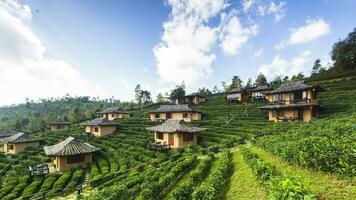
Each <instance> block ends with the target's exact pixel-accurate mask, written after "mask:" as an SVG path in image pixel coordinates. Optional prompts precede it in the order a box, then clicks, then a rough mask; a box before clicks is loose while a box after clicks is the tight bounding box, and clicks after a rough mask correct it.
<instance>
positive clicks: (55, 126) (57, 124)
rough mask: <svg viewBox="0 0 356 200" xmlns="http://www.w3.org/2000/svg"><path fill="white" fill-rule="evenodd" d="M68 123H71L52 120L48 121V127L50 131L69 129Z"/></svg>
mask: <svg viewBox="0 0 356 200" xmlns="http://www.w3.org/2000/svg"><path fill="white" fill-rule="evenodd" d="M70 125H71V123H70V122H64V121H54V122H50V123H48V127H49V129H50V130H51V131H52V132H58V131H66V130H69V129H70Z"/></svg>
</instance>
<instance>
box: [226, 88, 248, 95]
mask: <svg viewBox="0 0 356 200" xmlns="http://www.w3.org/2000/svg"><path fill="white" fill-rule="evenodd" d="M241 92H246V90H245V89H243V88H234V89H232V90H230V91H229V92H227V93H228V94H232V93H241Z"/></svg>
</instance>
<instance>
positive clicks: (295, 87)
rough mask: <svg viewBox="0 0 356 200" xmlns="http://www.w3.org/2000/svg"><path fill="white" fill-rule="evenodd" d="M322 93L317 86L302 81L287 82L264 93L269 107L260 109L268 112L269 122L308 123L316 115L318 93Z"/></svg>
mask: <svg viewBox="0 0 356 200" xmlns="http://www.w3.org/2000/svg"><path fill="white" fill-rule="evenodd" d="M320 91H323V89H322V88H321V87H319V86H318V85H308V84H305V83H304V82H303V81H296V82H288V83H284V84H282V85H281V86H280V87H279V88H277V89H275V90H272V91H270V92H266V93H265V94H266V96H267V99H268V101H269V105H266V106H262V107H260V109H261V110H266V111H267V112H268V118H269V120H270V121H275V122H279V121H302V122H309V121H311V120H314V119H316V118H317V115H318V108H319V102H318V98H317V96H318V93H319V92H320Z"/></svg>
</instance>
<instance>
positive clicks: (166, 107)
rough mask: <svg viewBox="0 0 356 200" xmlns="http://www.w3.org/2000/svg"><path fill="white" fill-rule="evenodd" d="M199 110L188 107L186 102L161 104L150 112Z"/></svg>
mask: <svg viewBox="0 0 356 200" xmlns="http://www.w3.org/2000/svg"><path fill="white" fill-rule="evenodd" d="M192 111H194V112H199V111H196V110H193V109H191V108H189V106H188V104H181V105H161V106H160V107H159V108H157V109H156V110H154V111H151V113H163V112H192Z"/></svg>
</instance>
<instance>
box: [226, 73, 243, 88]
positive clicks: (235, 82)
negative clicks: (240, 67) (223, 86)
mask: <svg viewBox="0 0 356 200" xmlns="http://www.w3.org/2000/svg"><path fill="white" fill-rule="evenodd" d="M241 87H242V80H241V79H240V77H239V76H233V77H232V79H231V84H230V87H229V89H230V90H232V89H234V88H241Z"/></svg>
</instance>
